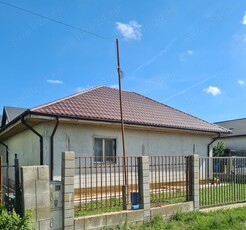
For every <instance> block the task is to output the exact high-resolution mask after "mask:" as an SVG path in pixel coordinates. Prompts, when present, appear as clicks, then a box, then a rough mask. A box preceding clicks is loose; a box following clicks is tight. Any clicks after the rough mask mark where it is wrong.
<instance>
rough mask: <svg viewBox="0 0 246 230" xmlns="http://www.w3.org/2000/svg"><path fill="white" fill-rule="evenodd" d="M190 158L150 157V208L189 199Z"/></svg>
mask: <svg viewBox="0 0 246 230" xmlns="http://www.w3.org/2000/svg"><path fill="white" fill-rule="evenodd" d="M191 170H192V168H191V158H190V157H185V156H151V157H150V202H151V203H152V206H159V205H164V204H168V203H176V202H184V201H187V200H189V199H190V197H191V178H192V177H191Z"/></svg>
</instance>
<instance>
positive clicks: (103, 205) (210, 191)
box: [75, 183, 246, 217]
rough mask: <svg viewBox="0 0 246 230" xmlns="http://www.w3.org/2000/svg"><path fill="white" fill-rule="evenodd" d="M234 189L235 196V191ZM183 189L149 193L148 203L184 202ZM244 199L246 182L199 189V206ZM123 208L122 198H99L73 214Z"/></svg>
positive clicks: (158, 204)
mask: <svg viewBox="0 0 246 230" xmlns="http://www.w3.org/2000/svg"><path fill="white" fill-rule="evenodd" d="M235 190H236V196H235V195H234V194H235V192H234V191H235ZM185 195H186V194H185V192H184V191H176V192H174V191H173V192H170V193H167V192H163V193H151V194H150V203H151V204H152V206H161V205H166V204H173V203H180V202H185V201H186V197H185ZM245 200H246V184H235V185H234V184H233V183H225V184H224V185H223V186H222V185H221V186H216V185H214V186H210V187H204V188H202V189H200V207H211V206H216V205H223V204H230V203H235V202H242V201H245ZM121 210H123V200H122V198H111V199H102V200H101V199H99V200H98V201H88V202H85V203H82V204H81V206H80V205H77V206H76V207H75V216H76V217H79V216H86V215H94V214H101V213H106V212H116V211H121Z"/></svg>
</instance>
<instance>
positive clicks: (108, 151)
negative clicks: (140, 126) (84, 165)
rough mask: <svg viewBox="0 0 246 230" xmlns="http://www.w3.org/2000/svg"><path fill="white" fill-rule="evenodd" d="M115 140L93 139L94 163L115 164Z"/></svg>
mask: <svg viewBox="0 0 246 230" xmlns="http://www.w3.org/2000/svg"><path fill="white" fill-rule="evenodd" d="M115 156H116V139H110V138H95V139H94V161H95V162H99V163H100V162H112V163H116V161H115V158H111V157H115Z"/></svg>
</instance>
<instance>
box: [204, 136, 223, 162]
mask: <svg viewBox="0 0 246 230" xmlns="http://www.w3.org/2000/svg"><path fill="white" fill-rule="evenodd" d="M219 138H220V133H219V134H218V136H217V137H215V138H214V139H213V140H212V141H211V142H210V143H209V144H208V149H207V151H208V152H207V153H208V157H209V152H210V146H211V145H212V144H213V143H214V142H215V141H216V140H218V139H219Z"/></svg>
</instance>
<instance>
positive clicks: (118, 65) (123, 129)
mask: <svg viewBox="0 0 246 230" xmlns="http://www.w3.org/2000/svg"><path fill="white" fill-rule="evenodd" d="M116 50H117V67H116V69H117V73H118V81H119V98H120V117H121V134H122V148H123V173H124V184H123V186H122V193H123V208H124V209H127V194H128V192H127V184H128V180H127V173H126V167H127V164H126V148H125V128H124V118H123V106H122V93H121V69H120V51H119V41H118V38H116Z"/></svg>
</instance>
